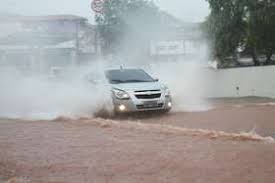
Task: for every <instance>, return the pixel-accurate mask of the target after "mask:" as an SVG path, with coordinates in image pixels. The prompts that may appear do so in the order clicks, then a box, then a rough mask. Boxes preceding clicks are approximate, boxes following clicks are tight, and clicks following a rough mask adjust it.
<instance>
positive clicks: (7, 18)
mask: <svg viewBox="0 0 275 183" xmlns="http://www.w3.org/2000/svg"><path fill="white" fill-rule="evenodd" d="M58 20H69V21H76V20H80V21H86V20H87V19H86V18H84V17H80V16H76V15H45V16H20V15H0V22H40V21H58Z"/></svg>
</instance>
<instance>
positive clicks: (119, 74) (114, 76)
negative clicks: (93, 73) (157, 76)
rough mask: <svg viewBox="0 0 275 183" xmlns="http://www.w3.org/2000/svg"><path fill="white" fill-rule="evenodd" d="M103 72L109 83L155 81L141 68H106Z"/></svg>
mask: <svg viewBox="0 0 275 183" xmlns="http://www.w3.org/2000/svg"><path fill="white" fill-rule="evenodd" d="M105 74H106V77H107V79H108V80H109V82H110V83H111V84H119V83H139V82H154V81H155V80H154V79H153V78H152V77H151V76H150V75H149V74H147V73H146V72H145V71H143V70H141V69H121V70H108V71H106V73H105Z"/></svg>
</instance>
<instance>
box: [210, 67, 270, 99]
mask: <svg viewBox="0 0 275 183" xmlns="http://www.w3.org/2000/svg"><path fill="white" fill-rule="evenodd" d="M205 74H206V76H207V77H205V79H206V80H207V82H205V83H207V84H206V86H205V87H206V90H205V95H206V97H238V96H240V97H244V96H261V97H272V98H275V66H266V67H246V68H234V69H222V70H214V69H213V70H211V69H207V71H206V73H205ZM237 87H239V91H237V89H236V88H237Z"/></svg>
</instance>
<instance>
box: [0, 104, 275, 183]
mask: <svg viewBox="0 0 275 183" xmlns="http://www.w3.org/2000/svg"><path fill="white" fill-rule="evenodd" d="M274 120H275V106H273V104H271V103H270V104H249V105H243V106H236V105H234V106H232V105H220V106H219V107H217V108H215V109H213V110H210V111H205V112H194V113H172V114H170V115H168V116H158V115H154V116H151V117H150V116H146V117H142V118H131V119H120V120H118V119H116V120H103V119H79V120H69V119H65V118H59V119H57V120H54V121H23V120H7V119H2V120H0V180H3V181H4V180H5V181H7V180H9V179H10V182H12V181H14V182H33V183H37V182H42V183H93V182H94V183H101V182H102V183H108V182H112V183H114V182H118V183H123V182H125V183H129V182H131V183H135V182H142V183H147V182H148V183H153V182H161V183H169V182H171V183H182V182H192V183H220V182H223V183H232V182H234V183H259V182H265V183H273V182H274V180H275V157H274V153H275V142H274V140H273V139H272V138H264V137H266V136H274V134H275V122H274ZM199 129H204V130H199ZM252 129H254V131H256V132H257V133H258V134H260V135H261V136H258V135H253V134H245V133H240V132H241V131H245V132H248V131H251V130H252ZM222 131H224V132H222ZM12 178H13V179H12ZM11 179H12V180H11Z"/></svg>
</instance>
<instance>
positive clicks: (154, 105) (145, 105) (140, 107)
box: [137, 103, 164, 110]
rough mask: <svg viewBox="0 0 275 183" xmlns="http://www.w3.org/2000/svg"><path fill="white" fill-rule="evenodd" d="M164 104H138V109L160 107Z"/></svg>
mask: <svg viewBox="0 0 275 183" xmlns="http://www.w3.org/2000/svg"><path fill="white" fill-rule="evenodd" d="M163 105H164V104H162V103H161V104H151V105H147V104H144V105H137V109H139V110H140V109H160V108H162V107H163Z"/></svg>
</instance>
